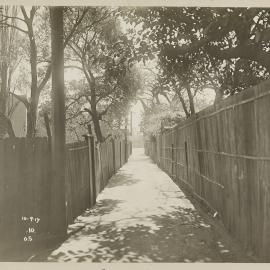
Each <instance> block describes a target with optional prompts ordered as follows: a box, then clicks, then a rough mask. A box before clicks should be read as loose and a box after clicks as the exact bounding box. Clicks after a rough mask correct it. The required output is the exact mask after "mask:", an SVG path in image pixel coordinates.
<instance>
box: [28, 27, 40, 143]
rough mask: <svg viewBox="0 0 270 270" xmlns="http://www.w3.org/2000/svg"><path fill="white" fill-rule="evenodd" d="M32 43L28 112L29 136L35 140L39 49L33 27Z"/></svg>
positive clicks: (30, 35) (30, 38)
mask: <svg viewBox="0 0 270 270" xmlns="http://www.w3.org/2000/svg"><path fill="white" fill-rule="evenodd" d="M28 29H29V30H28V31H29V41H30V66H31V100H30V106H29V108H28V112H27V135H26V137H27V138H29V139H33V138H34V137H35V135H36V122H37V107H38V100H39V96H38V84H37V47H36V42H35V39H34V33H33V28H32V25H31V27H28Z"/></svg>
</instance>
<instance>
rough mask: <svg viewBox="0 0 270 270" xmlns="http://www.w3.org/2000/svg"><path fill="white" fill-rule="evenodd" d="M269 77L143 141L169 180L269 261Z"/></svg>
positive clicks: (147, 151) (146, 151)
mask: <svg viewBox="0 0 270 270" xmlns="http://www.w3.org/2000/svg"><path fill="white" fill-rule="evenodd" d="M269 90H270V82H269V81H266V82H264V83H262V84H260V85H258V86H256V87H253V88H250V89H247V90H245V91H243V92H241V93H239V94H237V95H235V96H232V97H229V98H227V99H226V100H224V101H221V103H220V104H218V105H215V106H211V107H209V108H207V109H205V110H203V111H201V112H199V113H197V114H196V115H195V116H193V117H191V118H190V119H188V120H186V121H184V122H183V123H181V124H179V125H178V126H176V127H175V128H173V129H171V130H168V131H164V132H163V133H160V134H159V135H158V136H156V141H147V142H145V153H146V154H148V155H149V156H150V157H151V158H152V159H153V160H154V161H155V162H157V164H158V165H159V166H160V167H161V168H162V169H163V170H165V171H166V172H167V173H168V174H169V175H170V176H172V178H173V179H174V181H175V182H176V183H177V184H179V185H180V186H182V187H186V188H188V189H189V191H191V192H192V194H194V195H195V196H196V197H197V198H198V199H199V200H200V201H201V202H203V203H204V204H206V205H208V207H210V208H211V209H212V210H213V211H217V212H218V213H219V216H220V217H221V219H222V221H223V223H224V225H225V226H226V228H227V229H228V231H229V232H230V233H231V234H232V235H233V236H234V237H235V238H237V239H238V240H239V241H240V242H241V243H242V244H243V246H244V247H245V248H247V249H251V250H253V251H255V253H256V254H258V255H259V256H260V257H262V258H263V259H267V260H270V253H269V250H270V192H269V190H270V178H269V175H270V121H269V116H270V106H269V104H270V92H269Z"/></svg>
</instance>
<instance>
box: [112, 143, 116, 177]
mask: <svg viewBox="0 0 270 270" xmlns="http://www.w3.org/2000/svg"><path fill="white" fill-rule="evenodd" d="M112 151H113V154H112V156H113V173H114V174H115V173H116V165H115V161H116V159H115V142H114V139H113V138H112Z"/></svg>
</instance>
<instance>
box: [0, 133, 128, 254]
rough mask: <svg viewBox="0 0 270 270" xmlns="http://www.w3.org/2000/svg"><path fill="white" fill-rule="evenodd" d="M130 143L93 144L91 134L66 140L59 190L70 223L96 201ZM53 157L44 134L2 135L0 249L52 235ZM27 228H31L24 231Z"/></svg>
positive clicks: (6, 249)
mask: <svg viewBox="0 0 270 270" xmlns="http://www.w3.org/2000/svg"><path fill="white" fill-rule="evenodd" d="M130 149H131V143H130V142H128V141H123V140H117V139H108V140H106V141H105V142H103V143H101V144H97V143H96V142H94V140H93V138H92V137H88V138H87V139H86V141H82V142H76V143H72V144H67V145H66V171H65V188H63V190H59V191H58V192H59V193H61V192H64V193H65V197H66V218H67V223H68V224H71V223H73V222H74V219H75V218H76V217H77V216H79V215H81V214H82V213H83V212H84V211H85V210H86V209H87V208H90V207H92V206H93V205H94V204H95V202H96V197H97V195H98V194H99V193H100V192H101V191H102V190H103V189H104V187H105V186H106V185H107V183H108V181H109V179H110V178H111V176H112V175H113V174H114V173H115V172H116V171H117V170H118V169H119V168H120V167H121V166H122V165H123V164H124V163H125V162H126V161H127V159H128V157H129V155H130V153H131V151H130ZM51 162H52V159H51V152H50V149H49V147H48V142H47V139H46V138H36V139H35V141H34V143H31V144H30V143H28V142H27V141H26V139H25V138H16V139H4V140H0V232H1V233H0V254H1V255H2V254H3V253H5V252H7V251H8V249H9V248H14V246H15V245H16V246H19V247H22V248H26V247H29V245H30V246H31V245H34V243H37V242H39V241H42V240H44V239H45V240H46V238H49V237H50V224H51V222H52V221H51V220H50V219H51V217H50V209H51V207H52V206H51V200H50V196H51V192H52V190H51V183H52V182H51V181H52V177H51V176H52V166H51V165H52V164H51ZM30 218H31V219H33V220H34V221H33V220H30ZM29 228H32V229H31V230H34V231H35V233H34V234H30V233H28V232H27V230H29ZM29 236H31V239H30V238H28V237H29ZM30 240H31V243H30V242H29V241H30ZM0 257H1V256H0Z"/></svg>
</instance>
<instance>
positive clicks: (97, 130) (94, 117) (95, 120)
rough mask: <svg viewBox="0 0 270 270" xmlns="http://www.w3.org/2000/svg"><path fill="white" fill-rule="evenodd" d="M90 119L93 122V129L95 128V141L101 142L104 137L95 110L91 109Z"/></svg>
mask: <svg viewBox="0 0 270 270" xmlns="http://www.w3.org/2000/svg"><path fill="white" fill-rule="evenodd" d="M92 120H93V124H94V130H95V134H96V137H97V141H98V142H103V141H104V137H103V135H102V131H101V128H100V122H99V116H98V113H97V112H94V113H93V111H92Z"/></svg>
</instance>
